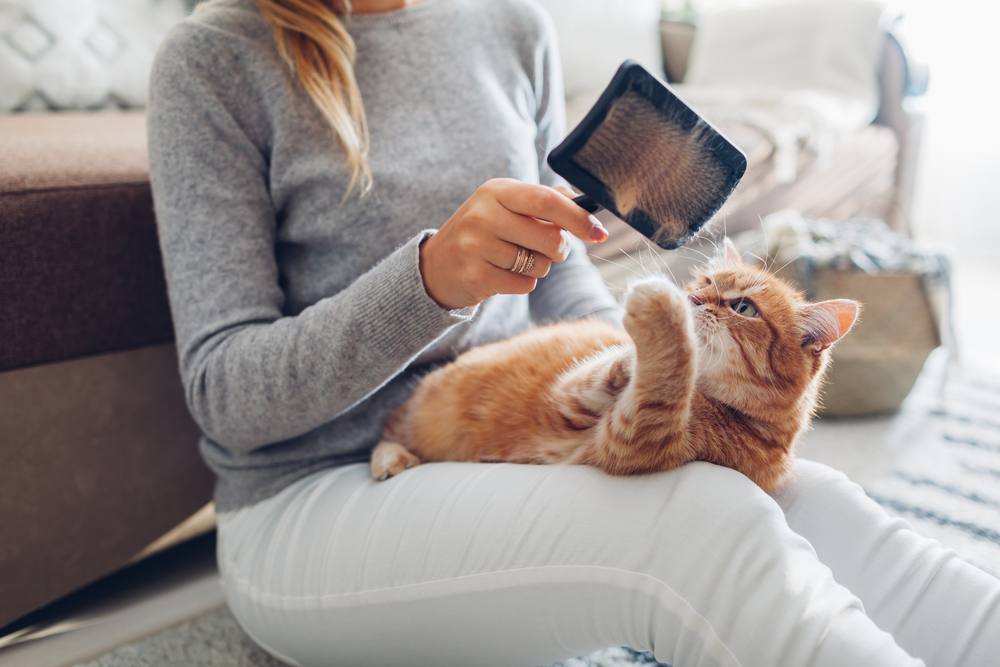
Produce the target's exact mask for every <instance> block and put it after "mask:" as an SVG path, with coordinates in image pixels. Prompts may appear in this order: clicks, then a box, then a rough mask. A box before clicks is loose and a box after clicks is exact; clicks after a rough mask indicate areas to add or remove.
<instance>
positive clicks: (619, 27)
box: [536, 0, 663, 97]
mask: <svg viewBox="0 0 1000 667" xmlns="http://www.w3.org/2000/svg"><path fill="white" fill-rule="evenodd" d="M536 1H537V2H538V3H539V4H541V5H542V6H543V7H545V8H546V9H547V10H548V12H549V14H551V15H552V18H553V20H554V21H555V25H556V33H557V36H558V39H559V50H560V54H561V57H562V67H563V76H564V79H565V85H566V95H567V97H573V96H577V95H583V96H591V94H592V96H593V97H596V95H597V94H599V93H600V91H602V90H603V89H604V87H605V86H606V85H607V84H608V82H609V81H610V80H611V76H612V75H613V74H614V73H615V70H616V69H617V68H618V66H619V65H620V64H621V63H622V61H623V60H625V59H626V58H632V59H633V60H636V61H638V62H639V63H641V64H642V65H643V66H644V67H646V69H648V70H650V71H651V72H653V73H654V74H656V75H657V76H661V77H662V76H663V52H662V49H661V46H660V12H661V9H662V6H663V3H662V0H536Z"/></svg>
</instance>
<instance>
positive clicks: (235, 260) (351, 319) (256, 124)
mask: <svg viewBox="0 0 1000 667" xmlns="http://www.w3.org/2000/svg"><path fill="white" fill-rule="evenodd" d="M223 39H226V36H223V35H221V34H218V33H215V32H212V33H211V34H209V33H208V31H207V30H205V29H203V28H200V27H199V26H192V25H182V26H180V27H179V28H178V29H177V30H175V32H174V34H173V35H172V37H171V39H170V40H168V43H167V44H165V46H164V48H163V49H162V50H161V53H160V54H159V56H158V58H157V62H156V65H155V67H154V72H153V78H152V83H151V98H150V106H149V117H148V123H149V144H150V174H151V179H152V184H153V194H154V201H155V208H156V217H157V224H158V229H159V235H160V244H161V248H162V252H163V260H164V267H165V270H166V276H167V284H168V288H169V294H170V303H171V311H172V313H173V318H174V328H175V331H176V337H177V347H178V352H179V355H180V368H181V375H182V378H183V382H184V386H185V391H186V396H187V402H188V406H189V409H190V410H191V413H192V415H193V416H194V418H195V420H196V421H197V422H198V424H199V425H200V426H201V428H202V430H203V431H204V432H205V433H206V434H207V435H208V436H209V437H211V438H212V439H213V440H215V441H217V442H219V443H220V444H222V445H224V446H226V447H230V448H233V449H240V450H251V449H254V448H257V447H261V446H264V445H267V444H270V443H274V442H278V441H281V440H285V439H288V438H292V437H294V436H297V435H300V434H302V433H305V432H307V431H310V430H312V429H314V428H316V427H317V426H319V425H321V424H323V423H325V422H327V421H329V420H331V419H333V418H334V417H336V416H337V415H338V414H340V413H342V412H344V411H346V410H348V409H349V408H351V407H352V406H354V405H355V404H357V403H358V402H360V401H362V400H363V399H364V398H366V397H367V396H369V395H371V394H372V393H373V392H375V391H376V390H378V389H379V388H380V387H381V386H382V385H383V384H384V383H386V382H387V381H388V380H390V379H391V378H392V377H394V376H395V375H397V374H398V373H399V372H400V371H401V370H402V369H403V368H405V367H406V366H407V364H408V363H409V362H410V360H412V359H413V358H414V357H415V356H416V355H417V354H418V353H419V352H420V351H421V350H422V349H423V348H425V347H426V346H427V345H429V344H430V343H432V342H433V341H434V340H435V339H436V338H438V337H439V336H440V335H442V334H443V333H444V332H445V331H446V330H447V329H448V328H449V327H451V326H452V325H454V324H456V323H458V322H462V321H464V320H466V319H468V318H469V317H471V315H472V309H471V308H469V309H463V310H458V311H448V310H445V309H443V308H441V307H440V306H438V305H437V304H436V303H435V302H434V301H433V300H432V299H431V298H430V297H429V296H428V295H427V293H426V291H425V288H424V285H423V282H422V280H421V274H420V267H419V245H420V242H421V241H422V239H423V238H424V237H425V236H426V233H424V234H420V235H418V236H416V237H414V238H412V239H411V240H410V241H409V242H407V243H406V244H404V245H403V246H402V247H400V248H398V249H396V250H395V251H394V252H392V253H391V254H389V255H388V256H387V257H386V258H385V259H384V260H383V261H382V262H381V263H379V264H378V265H376V266H375V267H374V268H372V269H371V270H370V271H368V272H367V273H365V274H364V275H362V276H360V277H358V279H357V280H356V281H355V282H354V283H352V284H351V285H350V286H349V287H347V288H346V289H344V290H343V291H341V292H340V293H338V294H336V295H334V296H332V297H329V298H326V299H322V300H321V301H319V302H317V303H316V304H314V305H313V306H311V307H309V308H307V309H305V310H304V311H302V312H301V313H300V314H298V315H297V316H295V317H285V316H283V312H282V310H283V306H284V299H285V297H284V293H283V291H282V289H281V286H280V283H279V274H278V267H277V264H276V260H275V253H274V246H275V211H274V209H273V207H272V203H271V199H270V195H269V191H268V185H267V183H268V166H267V157H266V155H265V153H264V151H265V150H266V149H264V148H262V147H263V146H265V145H266V132H267V123H266V117H265V116H264V114H263V108H262V102H261V101H260V100H257V99H255V95H254V93H253V86H252V81H250V80H249V77H250V74H249V73H248V72H247V70H249V69H250V68H249V67H248V66H247V64H246V63H245V62H242V61H241V60H240V54H239V53H237V52H236V48H235V47H234V48H233V49H231V50H229V51H226V53H220V52H222V51H223V49H222V48H221V47H220V46H219V40H223ZM209 42H211V44H209ZM213 47H214V48H213ZM220 71H224V72H226V73H227V74H226V78H225V79H223V78H220V77H219V76H218V72H220ZM222 81H225V85H222V84H221V83H220V82H222Z"/></svg>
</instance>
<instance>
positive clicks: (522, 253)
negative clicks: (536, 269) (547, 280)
mask: <svg viewBox="0 0 1000 667" xmlns="http://www.w3.org/2000/svg"><path fill="white" fill-rule="evenodd" d="M534 265H535V253H533V252H531V251H530V250H528V249H527V248H523V247H521V246H517V254H516V255H515V256H514V265H513V266H511V267H510V271H511V272H512V273H519V274H521V275H522V276H523V275H527V273H528V272H529V271H531V268H532V267H533V266H534Z"/></svg>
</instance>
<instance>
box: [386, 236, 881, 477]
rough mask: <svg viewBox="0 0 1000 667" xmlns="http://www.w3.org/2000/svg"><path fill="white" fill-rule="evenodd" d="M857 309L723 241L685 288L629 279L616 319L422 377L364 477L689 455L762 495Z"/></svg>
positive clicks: (490, 350)
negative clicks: (810, 292)
mask: <svg viewBox="0 0 1000 667" xmlns="http://www.w3.org/2000/svg"><path fill="white" fill-rule="evenodd" d="M860 307H861V305H860V304H859V303H858V302H856V301H851V300H847V299H834V300H831V301H823V302H819V303H811V304H810V303H806V302H805V301H804V300H803V298H802V296H801V295H800V294H799V293H797V292H796V291H795V290H793V289H792V288H791V287H790V286H789V285H788V284H787V283H785V282H784V281H782V280H781V279H779V278H778V277H776V276H774V275H772V274H771V273H768V272H767V271H766V270H764V269H761V268H757V267H754V266H751V265H748V264H744V263H743V262H742V260H741V259H740V255H739V253H738V251H737V250H736V248H735V246H734V245H733V244H732V243H731V242H730V241H729V239H725V240H724V242H723V244H722V246H721V249H720V252H719V254H718V256H717V257H715V258H713V261H712V262H711V263H709V264H708V265H707V266H705V267H704V268H703V269H702V270H700V271H699V272H698V273H697V274H696V275H695V277H694V278H693V280H692V281H691V282H690V283H689V284H688V285H687V286H686V287H685V288H684V290H681V289H680V288H678V287H677V286H675V284H674V283H673V282H671V281H670V280H668V279H667V278H665V277H661V276H654V277H648V278H645V279H643V280H641V281H639V282H637V283H635V284H633V285H632V286H631V287H630V288H629V289H628V291H627V294H626V297H625V317H624V330H622V329H620V328H618V327H615V326H614V325H612V324H609V323H605V322H599V321H592V320H590V321H588V320H583V321H578V322H564V323H557V324H551V325H548V326H543V327H539V328H536V329H532V330H529V331H527V332H525V333H522V334H520V335H517V336H515V337H513V338H510V339H508V340H505V341H500V342H496V343H492V344H488V345H484V346H482V347H478V348H473V349H471V350H469V351H467V352H465V353H464V354H462V355H460V356H459V357H458V358H457V359H455V360H454V361H453V362H451V363H450V364H448V365H446V366H443V367H441V368H439V369H437V370H435V371H433V372H432V373H430V374H428V375H427V376H426V377H424V378H423V379H422V380H421V381H420V383H419V385H418V386H417V388H416V390H415V391H414V393H413V394H412V395H411V396H410V398H409V399H408V400H407V401H406V403H404V404H403V405H402V406H401V407H400V408H398V409H397V410H396V411H395V412H394V413H392V414H391V415H390V417H389V419H387V420H386V424H385V429H384V432H383V434H382V441H381V442H380V443H379V444H378V445H377V446H376V447H375V449H374V450H373V451H372V457H371V474H372V476H373V477H374V478H375V479H377V480H384V479H388V478H389V477H392V476H394V475H397V474H399V473H401V472H402V471H403V470H405V469H407V468H410V467H413V466H415V465H417V464H419V463H421V462H423V461H482V462H499V461H508V462H516V463H575V464H586V465H592V466H596V467H598V468H600V469H601V470H604V471H605V472H607V473H610V474H613V475H632V474H640V473H648V472H654V471H661V470H670V469H673V468H677V467H678V466H681V465H683V464H685V463H687V462H689V461H695V460H701V461H709V462H712V463H716V464H719V465H723V466H728V467H730V468H734V469H736V470H738V471H740V472H741V473H743V474H744V475H746V476H747V477H749V478H750V479H752V480H753V481H754V482H756V483H757V484H758V485H759V486H760V487H761V488H763V489H764V490H765V491H768V492H773V491H775V490H777V489H778V488H779V486H780V484H781V482H782V480H783V479H784V478H785V476H786V475H787V473H788V471H789V469H790V466H791V457H792V449H793V446H794V444H795V441H796V439H797V438H798V436H799V434H800V433H802V431H803V430H804V429H805V428H807V427H808V425H809V422H810V420H811V418H812V414H813V411H814V409H815V406H816V402H817V394H818V391H819V385H820V383H821V381H822V377H823V373H824V370H825V367H826V365H827V362H828V357H829V348H830V346H831V345H833V344H834V343H836V342H837V341H838V340H839V339H840V338H842V337H843V336H844V335H845V334H846V333H847V332H848V331H849V330H850V329H851V327H852V326H854V323H855V321H856V320H857V318H858V315H859V312H860Z"/></svg>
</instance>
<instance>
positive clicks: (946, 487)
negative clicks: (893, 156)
mask: <svg viewBox="0 0 1000 667" xmlns="http://www.w3.org/2000/svg"><path fill="white" fill-rule="evenodd" d="M883 423H884V426H885V428H884V430H883V429H882V426H881V424H883ZM826 426H827V424H825V423H824V424H820V425H819V427H818V429H821V428H824V427H826ZM841 426H845V424H844V423H843V422H842V423H841ZM830 427H831V428H833V429H836V428H837V426H835V425H830ZM869 432H875V433H879V434H880V436H879V437H882V438H884V439H885V440H886V442H881V443H873V442H870V441H869V442H863V443H855V445H860V448H859V450H858V451H859V456H866V453H865V447H866V446H867V447H868V449H871V450H875V449H877V450H878V451H879V452H880V454H879V455H878V456H877V457H873V458H872V459H871V460H870V461H868V464H869V469H876V471H875V472H873V474H872V475H871V479H870V480H865V479H861V481H862V484H863V485H864V486H865V488H866V490H867V491H868V493H869V494H870V495H871V496H872V497H873V498H875V499H876V500H877V501H878V502H879V503H881V504H882V505H883V506H884V507H885V508H886V509H887V510H888V511H889V512H890V513H891V514H895V515H897V516H900V517H902V518H904V519H906V520H907V521H909V522H910V523H911V524H912V525H913V526H914V528H915V529H916V530H917V531H919V532H920V533H922V534H924V535H928V536H930V537H934V538H936V539H938V540H940V541H941V542H942V543H944V544H946V545H948V546H950V547H952V548H954V549H955V550H956V551H957V552H958V553H959V555H961V556H962V557H963V558H965V559H967V560H969V561H971V562H972V563H974V564H976V565H978V566H979V567H981V568H982V569H984V570H986V571H988V572H991V573H993V574H995V575H997V576H1000V378H996V377H985V376H982V375H974V374H969V373H959V372H957V371H952V372H948V373H946V372H945V364H944V357H943V355H941V354H936V355H935V356H933V357H932V358H931V360H930V361H929V362H928V365H927V368H926V369H925V371H924V373H923V374H922V376H921V379H920V381H919V382H918V383H917V386H916V387H915V388H914V390H913V392H912V393H911V395H910V397H909V398H908V399H907V401H906V404H905V405H904V407H903V409H902V410H901V411H900V413H899V414H898V415H896V416H894V417H891V418H886V419H884V420H880V426H879V428H878V429H875V430H874V431H869ZM835 435H836V434H835ZM876 459H877V460H876ZM859 479H860V477H859ZM659 664H660V663H657V662H656V660H655V659H654V658H653V657H652V655H651V654H649V653H640V652H637V651H633V650H631V649H628V648H624V647H616V648H609V649H605V650H603V651H598V652H597V653H594V654H592V655H589V656H585V657H580V658H573V659H570V660H566V661H565V662H563V663H560V664H559V665H554V666H553V667H633V666H635V665H659ZM166 665H188V666H204V667H210V666H211V667H237V666H239V667H280V663H278V662H277V661H275V660H274V659H273V658H271V657H270V656H269V655H267V654H266V653H264V652H263V651H261V650H260V649H258V648H257V647H256V646H254V645H253V643H251V642H250V640H249V639H247V637H246V636H245V635H244V634H243V632H242V631H241V630H240V628H239V626H238V625H237V624H236V621H235V620H234V619H233V617H232V616H231V615H230V614H229V612H228V611H227V610H225V609H219V610H216V611H213V612H210V613H208V614H206V615H204V616H202V617H200V618H196V619H194V620H192V621H189V622H187V623H184V624H183V625H179V626H176V627H174V628H170V629H168V630H165V631H163V632H161V633H159V634H156V635H153V636H152V637H148V638H146V639H143V640H141V641H138V642H135V643H133V644H128V645H126V646H122V647H120V648H118V649H116V650H115V651H113V652H112V653H109V654H107V655H105V656H103V657H101V658H99V659H98V660H96V661H94V662H91V663H87V664H86V665H85V667H125V666H130V667H134V666H139V667H143V666H145V667H165V666H166Z"/></svg>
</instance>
